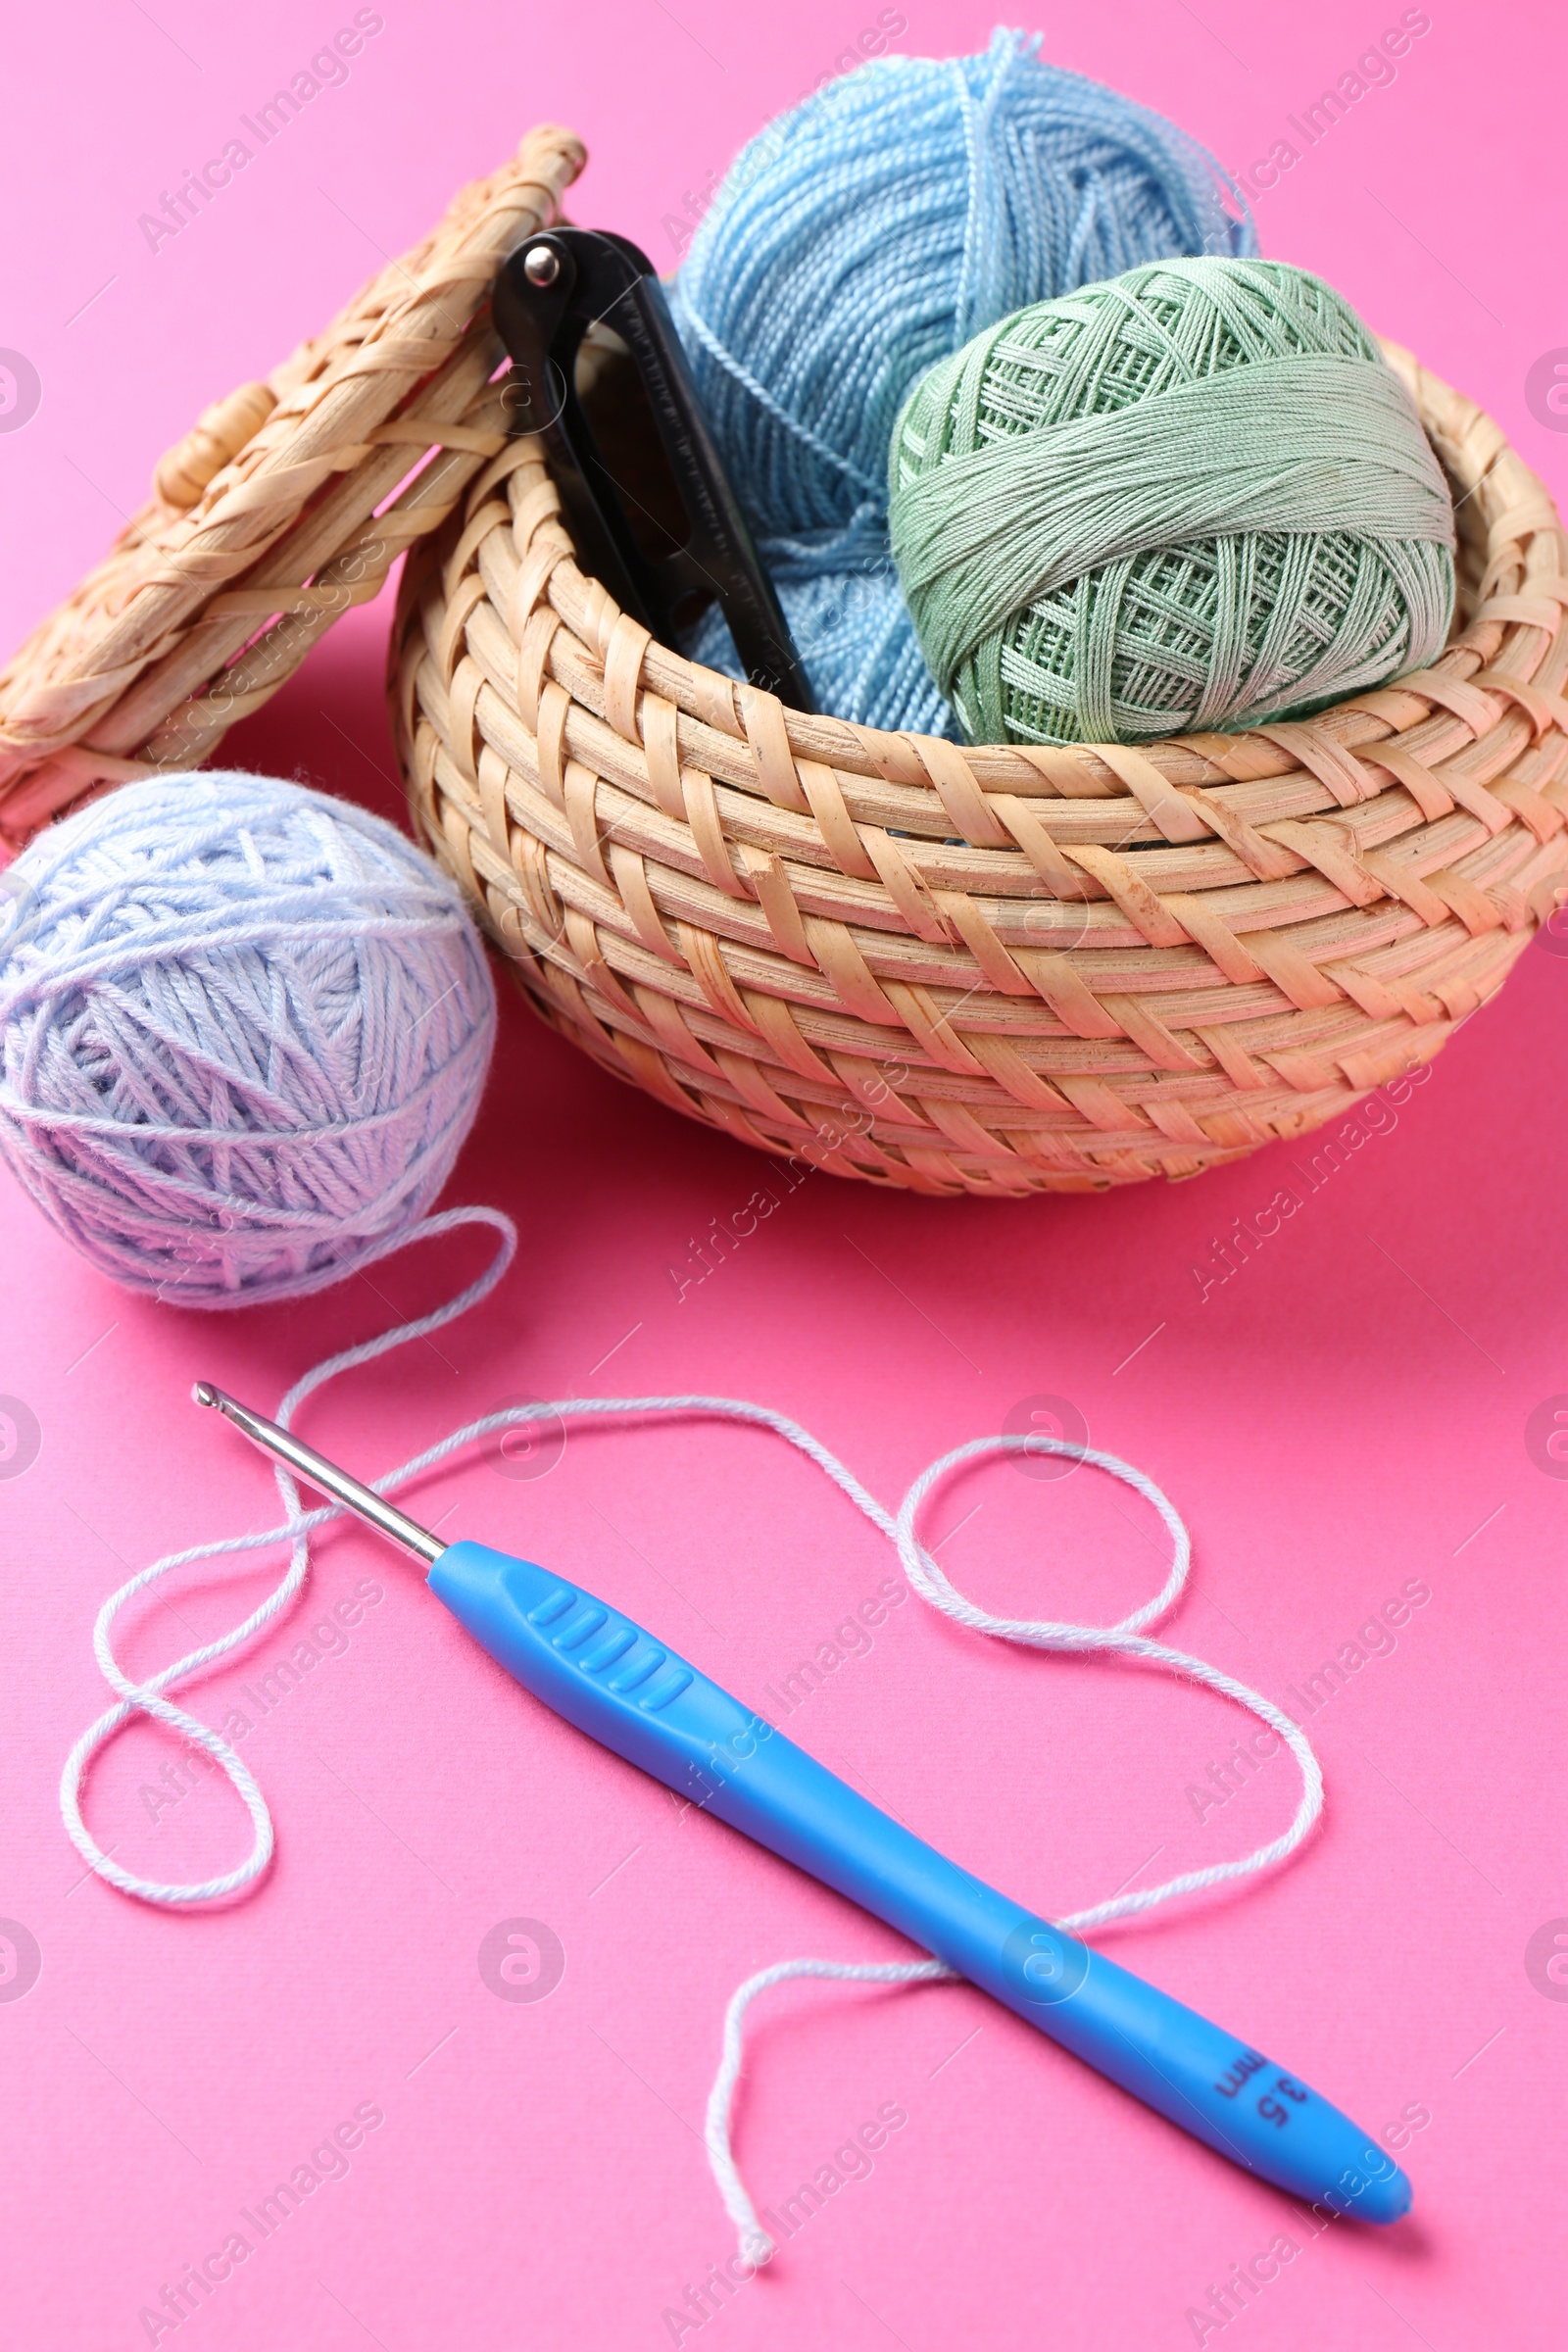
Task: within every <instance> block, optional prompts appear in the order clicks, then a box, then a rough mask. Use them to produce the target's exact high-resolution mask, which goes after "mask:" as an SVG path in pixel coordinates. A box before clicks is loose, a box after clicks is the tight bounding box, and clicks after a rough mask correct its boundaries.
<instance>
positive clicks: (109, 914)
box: [0, 772, 495, 1307]
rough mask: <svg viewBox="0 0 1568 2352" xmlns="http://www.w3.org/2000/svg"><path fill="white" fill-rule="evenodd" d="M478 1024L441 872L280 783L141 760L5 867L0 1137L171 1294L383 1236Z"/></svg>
mask: <svg viewBox="0 0 1568 2352" xmlns="http://www.w3.org/2000/svg"><path fill="white" fill-rule="evenodd" d="M494 1034H495V992H494V988H493V985H492V982H491V978H490V972H489V966H488V964H487V962H486V958H485V953H484V948H483V945H482V943H481V941H480V939H479V935H478V933H477V931H476V930H475V928H474V925H473V922H472V920H471V919H470V917H469V915H468V913H467V910H466V907H465V906H464V903H463V901H462V898H461V897H460V895H459V893H458V890H457V888H456V886H455V885H454V884H453V883H452V882H451V881H449V880H448V879H447V877H446V876H445V875H444V874H443V873H441V872H440V870H439V869H438V868H437V867H436V866H435V865H433V864H432V863H431V861H430V859H429V858H426V857H424V856H423V855H422V854H421V852H419V851H418V850H417V849H416V848H415V846H414V844H413V843H412V842H410V841H408V840H406V839H405V838H404V836H403V835H402V834H401V833H399V832H397V831H396V830H395V828H394V827H393V826H391V825H389V824H386V823H385V822H383V820H382V819H381V818H380V817H377V816H371V815H370V814H368V811H367V810H365V809H358V808H355V807H354V806H353V805H352V804H350V803H348V802H345V801H335V800H330V799H328V798H327V796H326V795H325V794H324V793H319V792H310V791H307V790H305V789H304V787H302V786H300V785H298V784H285V783H281V782H279V781H277V780H276V779H275V778H273V777H270V776H253V775H241V774H238V773H222V772H218V773H209V772H203V773H200V774H194V775H181V776H158V777H150V778H147V779H145V780H144V781H142V782H140V783H135V784H128V785H126V786H124V787H123V789H122V790H121V791H119V792H117V793H114V794H112V795H111V796H110V797H109V798H108V799H105V800H102V801H97V802H94V803H93V804H92V805H91V806H89V807H88V808H86V809H81V810H79V811H78V812H77V813H76V814H75V815H74V816H72V817H68V818H67V819H66V820H65V822H64V823H62V824H59V825H56V826H54V827H52V828H51V830H49V831H48V832H46V833H44V834H42V835H40V837H39V838H38V839H37V840H36V841H35V842H33V843H32V844H31V845H30V847H29V848H28V849H27V850H26V851H25V852H24V854H23V856H22V857H21V858H18V859H17V861H16V863H15V864H14V865H13V866H11V867H10V869H9V870H8V872H7V873H6V874H5V875H4V876H3V877H0V1154H3V1155H4V1157H5V1158H6V1160H7V1161H8V1162H9V1164H10V1165H11V1167H12V1169H13V1170H14V1171H15V1173H16V1175H17V1176H18V1178H19V1179H20V1180H21V1182H22V1183H23V1184H24V1185H25V1187H26V1189H27V1191H28V1192H29V1193H31V1195H32V1197H33V1199H34V1200H35V1201H37V1203H38V1205H39V1207H40V1208H42V1210H43V1211H44V1213H45V1215H46V1216H48V1217H49V1218H50V1219H51V1220H52V1222H53V1223H54V1224H55V1225H56V1226H58V1227H59V1229H60V1231H61V1232H62V1233H63V1234H65V1236H66V1237H67V1239H68V1240H69V1241H71V1242H73V1243H74V1244H75V1246H76V1247H77V1249H79V1250H81V1251H82V1252H83V1254H84V1255H85V1256H86V1257H88V1258H89V1259H90V1260H91V1261H92V1263H93V1264H94V1265H95V1266H97V1267H98V1268H99V1269H100V1270H101V1271H102V1272H104V1273H106V1274H109V1275H111V1276H113V1277H114V1279H115V1280H116V1281H117V1282H121V1283H123V1284H125V1285H126V1286H127V1287H129V1288H130V1289H132V1290H136V1291H141V1292H146V1293H152V1294H154V1295H156V1296H157V1297H159V1298H162V1299H170V1300H172V1301H173V1302H175V1303H177V1304H179V1305H181V1306H205V1307H226V1306H242V1305H246V1304H249V1303H251V1302H252V1301H255V1300H264V1299H296V1298H301V1297H303V1296H305V1295H306V1294H307V1293H309V1292H312V1291H319V1290H322V1289H324V1288H325V1287H326V1285H327V1284H329V1283H333V1282H337V1281H339V1280H341V1279H342V1277H343V1276H344V1275H346V1274H351V1273H353V1272H354V1271H355V1269H356V1268H357V1267H359V1266H362V1265H365V1264H368V1262H369V1261H370V1260H371V1259H372V1258H374V1257H377V1256H379V1255H381V1254H382V1253H383V1252H384V1251H385V1250H388V1249H391V1248H393V1247H395V1246H396V1243H397V1241H398V1240H399V1239H400V1238H401V1237H402V1236H404V1235H405V1234H406V1233H407V1232H408V1230H409V1229H410V1227H411V1226H413V1225H415V1224H417V1221H418V1219H419V1218H420V1217H421V1216H422V1215H423V1214H424V1212H425V1211H426V1209H428V1208H429V1206H430V1205H431V1203H432V1201H434V1200H435V1198H436V1195H437V1194H438V1193H439V1192H440V1190H441V1187H442V1186H443V1184H444V1183H445V1182H446V1179H447V1176H448V1174H449V1173H450V1171H451V1168H452V1163H453V1161H454V1159H455V1158H456V1156H457V1153H458V1150H459V1148H460V1146H461V1145H462V1143H463V1140H464V1138H465V1136H466V1134H467V1132H468V1129H469V1127H470V1126H471V1124H472V1121H473V1115H474V1112H475V1110H476V1108H477V1107H478V1102H479V1096H480V1092H481V1090H482V1088H483V1085H484V1079H485V1073H486V1070H487V1068H488V1066H489V1060H490V1051H491V1046H492V1044H493V1041H494Z"/></svg>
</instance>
